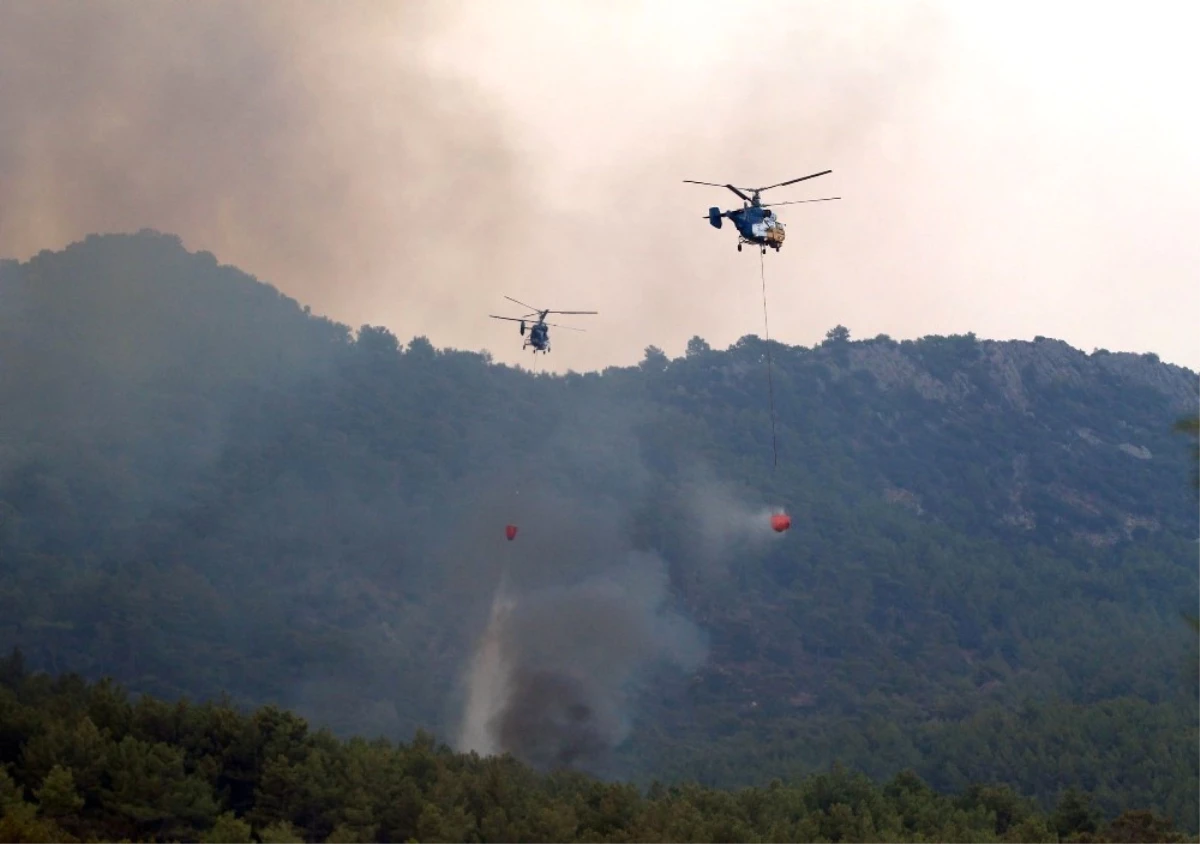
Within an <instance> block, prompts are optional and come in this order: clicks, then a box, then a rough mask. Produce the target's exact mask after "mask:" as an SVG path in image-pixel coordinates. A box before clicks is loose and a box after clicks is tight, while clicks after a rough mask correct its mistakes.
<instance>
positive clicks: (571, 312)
mask: <svg viewBox="0 0 1200 844" xmlns="http://www.w3.org/2000/svg"><path fill="white" fill-rule="evenodd" d="M546 313H548V314H598V313H600V312H599V311H546Z"/></svg>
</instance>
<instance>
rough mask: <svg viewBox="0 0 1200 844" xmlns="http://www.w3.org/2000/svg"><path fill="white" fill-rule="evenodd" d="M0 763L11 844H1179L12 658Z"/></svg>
mask: <svg viewBox="0 0 1200 844" xmlns="http://www.w3.org/2000/svg"><path fill="white" fill-rule="evenodd" d="M0 764H2V766H3V767H0V840H2V841H13V842H18V841H45V842H49V841H58V842H70V841H120V840H125V841H212V842H243V841H244V842H249V841H262V842H288V841H337V842H342V841H384V842H387V841H560V842H569V841H1017V842H1033V841H1163V842H1168V841H1183V840H1188V839H1186V838H1185V836H1184V835H1182V834H1180V833H1179V832H1178V831H1177V830H1176V829H1175V828H1174V827H1173V825H1172V824H1171V823H1170V822H1169V821H1168V820H1166V819H1164V818H1161V817H1158V816H1157V815H1155V814H1154V813H1153V812H1149V811H1137V810H1131V811H1126V812H1125V813H1123V814H1122V815H1121V816H1119V817H1117V818H1114V819H1111V820H1107V821H1106V820H1105V819H1104V818H1103V817H1102V816H1101V815H1100V813H1099V812H1097V811H1096V809H1095V807H1094V806H1093V805H1092V801H1091V798H1090V796H1089V795H1087V794H1086V793H1083V792H1081V791H1078V790H1069V791H1067V792H1064V793H1063V794H1062V795H1061V796H1060V798H1059V799H1058V801H1057V804H1056V806H1055V807H1054V810H1053V811H1051V812H1041V811H1039V810H1038V808H1037V807H1036V806H1035V805H1033V804H1032V803H1031V802H1030V801H1028V800H1026V799H1023V798H1022V797H1020V796H1019V795H1018V794H1016V793H1014V792H1013V791H1012V790H1011V789H1010V788H1007V787H1005V786H997V785H974V786H971V787H969V788H967V789H966V790H965V791H964V792H963V793H962V794H959V795H957V796H953V797H950V796H945V795H940V794H938V793H936V792H935V791H933V790H932V789H931V788H930V787H929V786H928V785H927V784H926V783H924V782H922V781H921V779H920V778H919V777H917V776H916V775H915V774H913V773H911V772H902V773H900V774H897V775H896V776H894V777H892V778H891V779H890V780H889V781H887V782H885V783H883V784H882V785H880V784H876V783H873V782H871V781H870V780H868V779H866V778H865V777H863V776H862V775H861V774H856V773H853V772H851V771H847V770H845V769H842V768H839V767H834V768H833V769H831V770H829V771H825V772H821V773H818V774H814V775H811V776H808V777H806V778H804V779H802V780H799V781H793V782H788V783H783V782H780V781H778V780H776V781H773V782H771V783H769V784H766V785H764V786H763V787H760V788H748V789H739V790H737V791H732V792H728V791H726V792H722V791H714V790H711V789H707V788H703V787H700V786H697V785H695V784H691V783H687V784H681V785H676V786H671V787H666V786H663V785H660V784H657V783H656V784H654V785H652V786H651V787H650V788H649V789H648V791H647V793H642V792H639V790H637V789H635V788H632V787H630V786H628V785H626V784H622V783H601V782H599V781H597V780H594V779H591V778H589V777H586V776H582V775H578V774H570V773H565V772H560V773H556V774H553V775H538V774H536V773H535V772H533V771H531V770H530V769H528V768H526V767H525V766H523V765H521V764H520V763H519V762H516V761H515V760H513V759H512V757H511V756H504V757H491V758H488V759H480V758H479V757H478V756H475V755H473V754H472V755H465V754H455V753H452V752H451V751H450V750H449V749H448V748H446V747H445V746H444V745H439V744H437V743H436V742H435V741H434V740H433V739H432V737H430V736H429V735H428V734H418V735H417V736H416V738H415V740H414V741H412V742H410V743H402V744H398V745H394V744H391V743H389V742H387V741H373V742H368V741H364V740H362V739H352V740H349V741H339V740H337V739H336V738H334V737H333V736H332V735H331V734H330V733H329V732H328V731H324V730H322V731H317V732H313V731H310V730H309V728H308V725H307V724H306V723H305V722H304V721H303V720H302V719H300V718H297V717H296V716H295V715H294V714H292V713H289V712H286V711H284V710H280V709H277V708H275V707H264V708H261V709H258V710H257V711H254V712H252V713H240V712H238V711H237V710H235V709H232V708H230V707H229V706H227V705H225V704H224V703H220V702H210V703H205V704H200V705H196V704H189V703H187V702H186V701H180V702H178V703H174V704H173V703H168V702H166V701H162V700H158V699H155V698H151V697H141V698H139V699H138V700H136V701H130V700H129V699H128V698H127V697H126V695H125V693H124V692H123V691H122V690H121V689H120V688H119V687H117V686H115V685H113V684H112V683H109V682H107V681H106V682H102V683H99V684H95V685H90V684H87V683H85V682H83V681H81V680H80V678H79V677H76V676H64V677H61V678H58V679H51V678H49V677H47V676H45V675H36V676H35V675H30V674H29V673H28V672H27V671H26V670H25V668H24V666H23V664H22V660H21V657H20V655H19V654H14V655H13V656H11V657H10V658H8V659H7V660H4V661H3V662H0ZM1191 840H1194V839H1191Z"/></svg>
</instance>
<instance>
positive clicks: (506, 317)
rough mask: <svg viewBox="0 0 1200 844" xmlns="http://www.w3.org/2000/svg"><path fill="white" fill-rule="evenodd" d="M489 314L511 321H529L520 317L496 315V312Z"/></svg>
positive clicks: (493, 317) (492, 316)
mask: <svg viewBox="0 0 1200 844" xmlns="http://www.w3.org/2000/svg"><path fill="white" fill-rule="evenodd" d="M488 316H490V317H491V318H492V319H506V320H508V321H509V322H529V320H528V319H518V318H517V317H510V316H496V315H495V314H488Z"/></svg>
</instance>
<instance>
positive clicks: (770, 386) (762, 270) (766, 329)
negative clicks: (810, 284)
mask: <svg viewBox="0 0 1200 844" xmlns="http://www.w3.org/2000/svg"><path fill="white" fill-rule="evenodd" d="M758 275H759V278H760V279H761V280H762V297H763V334H764V335H766V341H767V393H768V395H770V397H771V455H772V457H773V458H774V463H773V464H772V468H776V467H778V466H779V447H778V445H777V444H776V439H775V382H774V379H773V378H772V376H771V368H772V367H771V326H770V323H768V322H767V270H766V262H765V261H764V259H763V253H762V252H761V251H760V252H759V253H758Z"/></svg>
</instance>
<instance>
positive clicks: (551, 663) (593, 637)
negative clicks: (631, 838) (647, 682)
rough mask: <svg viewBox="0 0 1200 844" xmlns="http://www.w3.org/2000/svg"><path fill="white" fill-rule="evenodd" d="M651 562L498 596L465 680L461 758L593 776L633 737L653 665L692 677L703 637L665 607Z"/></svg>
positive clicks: (664, 590)
mask: <svg viewBox="0 0 1200 844" xmlns="http://www.w3.org/2000/svg"><path fill="white" fill-rule="evenodd" d="M668 598H669V583H668V577H667V570H666V567H665V565H664V564H663V563H662V561H661V560H660V559H659V558H657V557H656V556H654V555H651V554H639V553H633V554H631V555H630V556H629V558H628V561H627V562H626V563H625V564H624V565H621V566H616V567H613V568H611V569H610V570H608V571H605V572H603V573H602V574H599V575H596V576H593V577H590V578H588V579H586V580H584V581H582V582H580V583H577V584H574V585H570V586H555V587H549V588H545V589H540V590H534V591H531V592H529V593H527V594H524V595H518V596H514V595H511V594H509V593H508V592H507V591H506V590H503V589H502V590H501V591H500V592H499V593H498V594H497V596H496V599H495V603H494V605H493V610H492V616H491V621H490V623H489V625H488V628H487V630H486V632H485V633H484V636H483V638H482V640H481V642H480V645H479V648H478V650H477V652H476V654H475V658H474V661H473V663H472V666H471V670H470V674H469V677H468V684H469V696H468V701H467V709H466V714H465V717H464V721H463V726H462V730H461V733H460V737H459V746H460V748H461V749H463V750H468V751H471V750H473V751H476V752H478V753H481V754H493V753H505V752H508V753H513V754H514V755H516V756H518V757H519V758H521V759H523V760H524V761H526V762H528V763H530V764H532V765H535V766H537V767H540V768H561V767H577V768H584V769H589V770H596V769H597V768H598V767H600V766H602V765H603V763H604V761H605V757H606V754H607V753H608V751H610V750H611V749H612V748H614V747H615V746H616V745H618V744H619V743H620V742H621V741H622V740H624V739H625V738H626V736H627V735H628V733H629V730H630V721H629V717H630V712H631V702H630V699H629V698H630V696H631V695H633V694H634V693H635V692H636V685H637V681H638V680H639V679H641V678H642V677H643V676H644V672H645V671H646V670H648V669H651V668H653V667H654V666H655V665H656V664H660V663H665V664H668V665H671V666H673V667H675V668H678V669H680V670H685V671H686V670H690V669H694V668H695V667H696V666H698V665H699V664H700V663H701V662H702V661H703V659H704V654H705V645H704V639H703V636H702V634H701V632H700V630H699V629H698V628H697V627H696V626H695V625H694V624H692V623H691V622H690V621H688V620H687V619H686V618H685V617H684V616H682V615H680V614H679V613H678V612H676V611H675V610H673V609H672V608H671V607H670V606H669V601H668Z"/></svg>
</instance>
